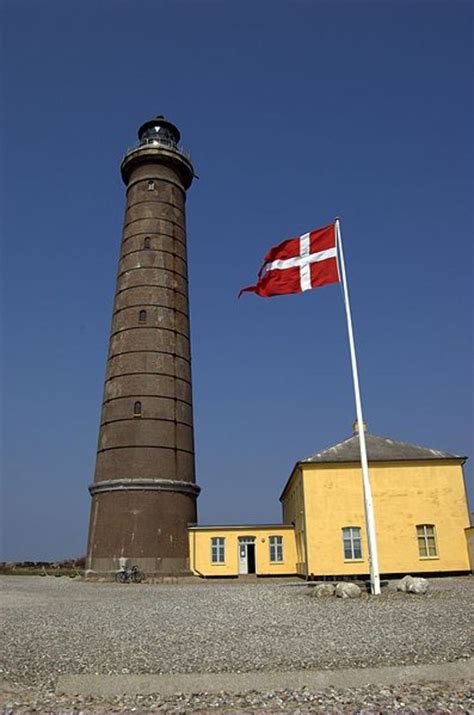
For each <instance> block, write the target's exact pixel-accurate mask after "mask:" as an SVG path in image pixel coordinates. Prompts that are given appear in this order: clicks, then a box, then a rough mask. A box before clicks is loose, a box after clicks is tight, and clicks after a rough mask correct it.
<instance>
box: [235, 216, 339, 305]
mask: <svg viewBox="0 0 474 715" xmlns="http://www.w3.org/2000/svg"><path fill="white" fill-rule="evenodd" d="M339 281H340V278H339V269H338V264H337V249H336V228H335V225H334V224H330V225H329V226H324V227H323V228H318V229H316V230H315V231H310V232H309V233H304V234H303V235H302V236H299V237H298V238H290V239H288V240H287V241H283V242H282V243H279V244H278V246H273V248H270V250H269V251H268V253H267V255H266V256H265V258H264V261H263V265H262V267H261V269H260V271H259V273H258V280H257V283H256V285H254V286H248V287H247V288H242V290H241V291H240V293H239V298H240V296H241V295H242V293H246V292H250V293H256V294H257V295H259V296H262V298H270V297H271V296H273V295H284V294H286V293H301V292H302V291H306V290H311V289H312V288H319V286H324V285H326V284H328V283H339Z"/></svg>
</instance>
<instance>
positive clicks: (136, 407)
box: [133, 401, 142, 417]
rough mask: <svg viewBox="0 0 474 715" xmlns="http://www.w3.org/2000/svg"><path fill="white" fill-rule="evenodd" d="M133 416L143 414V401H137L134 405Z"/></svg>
mask: <svg viewBox="0 0 474 715" xmlns="http://www.w3.org/2000/svg"><path fill="white" fill-rule="evenodd" d="M133 416H134V417H141V416H142V403H141V402H138V401H137V402H135V404H134V405H133Z"/></svg>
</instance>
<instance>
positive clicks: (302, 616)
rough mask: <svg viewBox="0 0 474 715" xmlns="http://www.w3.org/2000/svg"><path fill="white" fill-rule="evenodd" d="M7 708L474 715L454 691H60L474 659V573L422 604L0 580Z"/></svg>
mask: <svg viewBox="0 0 474 715" xmlns="http://www.w3.org/2000/svg"><path fill="white" fill-rule="evenodd" d="M0 585H1V587H2V591H3V595H2V615H3V622H2V630H3V633H2V656H1V657H2V660H3V663H2V664H1V669H2V671H3V672H2V673H1V679H2V681H3V683H7V684H8V686H5V687H4V693H3V697H2V700H3V708H4V712H5V713H10V712H11V713H13V712H15V713H16V712H26V711H28V712H31V711H33V710H36V711H38V712H75V713H78V712H82V713H84V714H86V713H89V712H92V711H95V712H97V711H100V710H101V709H102V710H103V711H107V712H130V711H131V710H132V709H133V710H134V712H150V711H163V712H169V713H173V714H174V715H177V713H180V712H183V713H187V712H206V711H213V710H214V711H216V710H219V709H220V710H222V709H223V708H225V709H226V710H230V711H234V712H239V711H242V710H245V711H246V712H249V710H250V711H251V712H256V711H258V710H259V709H262V708H264V709H265V712H285V711H288V712H293V713H294V712H300V713H306V712H321V713H322V712H328V711H330V712H357V713H359V712H360V713H371V712H385V711H387V710H390V711H394V712H396V711H400V712H401V711H403V712H409V713H411V712H416V713H421V712H426V711H429V710H431V711H436V712H446V713H450V712H460V711H461V712H470V711H471V712H473V711H474V700H473V693H472V688H471V687H470V686H469V684H468V683H464V682H456V683H451V684H446V683H443V684H441V683H426V684H423V685H420V684H417V685H416V686H414V685H409V684H405V685H402V684H399V685H397V686H394V687H388V686H386V687H384V688H382V689H380V688H377V687H374V686H370V687H366V688H359V689H344V690H337V689H332V688H328V689H325V690H324V691H310V690H308V689H302V690H281V691H269V692H267V693H255V692H252V693H241V694H238V695H236V694H232V695H231V694H228V693H220V694H218V695H215V694H211V693H207V694H204V693H201V694H194V695H184V694H181V695H174V696H173V697H172V698H162V697H160V696H159V695H152V696H146V697H145V696H136V697H128V698H126V697H122V698H113V699H110V700H107V701H99V700H97V699H90V698H73V697H66V696H64V697H62V696H61V697H59V696H57V695H55V692H54V691H55V684H56V681H57V678H58V677H59V676H60V675H61V674H64V673H71V674H79V673H99V674H100V673H103V674H120V673H124V672H128V673H167V672H168V673H169V672H209V673H212V672H245V671H252V670H258V671H266V670H268V671H278V670H295V669H302V668H306V669H308V668H310V669H312V668H314V669H324V668H347V667H360V668H363V667H373V666H378V665H402V664H414V663H436V662H446V661H454V660H458V659H461V658H467V657H471V655H472V643H471V642H470V632H471V631H470V627H471V626H470V613H472V610H473V601H474V580H473V579H472V577H459V578H445V579H430V589H429V591H428V592H427V593H426V594H425V595H423V596H420V597H419V598H416V599H413V598H408V597H407V596H406V594H403V593H397V591H396V582H393V583H390V585H389V588H388V589H386V590H385V592H384V593H383V594H382V596H380V597H371V596H368V595H365V594H363V595H362V597H361V598H359V599H354V600H350V599H347V600H346V599H335V598H334V599H332V598H328V599H314V598H309V597H308V591H309V589H308V588H307V587H306V586H305V585H302V586H301V587H291V588H290V587H287V586H285V584H284V583H275V582H257V583H255V584H240V583H238V582H236V581H235V582H225V583H222V582H208V581H206V582H199V583H195V584H190V583H187V584H162V585H152V584H146V583H145V584H140V585H132V586H125V587H124V586H121V585H118V584H112V583H88V582H85V581H77V580H75V579H74V580H73V579H55V578H38V577H26V576H25V577H2V578H1V579H0Z"/></svg>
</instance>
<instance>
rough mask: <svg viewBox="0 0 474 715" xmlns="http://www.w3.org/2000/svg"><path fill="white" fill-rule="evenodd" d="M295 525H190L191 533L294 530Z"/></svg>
mask: <svg viewBox="0 0 474 715" xmlns="http://www.w3.org/2000/svg"><path fill="white" fill-rule="evenodd" d="M293 528H294V526H293V524H199V525H198V524H188V530H190V531H206V530H212V531H215V530H216V529H217V530H220V531H222V530H224V529H242V530H244V531H249V530H251V529H252V530H255V529H293Z"/></svg>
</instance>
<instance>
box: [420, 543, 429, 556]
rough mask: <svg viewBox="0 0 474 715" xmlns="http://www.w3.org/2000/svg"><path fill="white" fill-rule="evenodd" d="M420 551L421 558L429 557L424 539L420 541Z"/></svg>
mask: <svg viewBox="0 0 474 715" xmlns="http://www.w3.org/2000/svg"><path fill="white" fill-rule="evenodd" d="M418 549H419V551H420V556H428V554H427V553H426V542H425V540H424V539H419V541H418Z"/></svg>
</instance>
